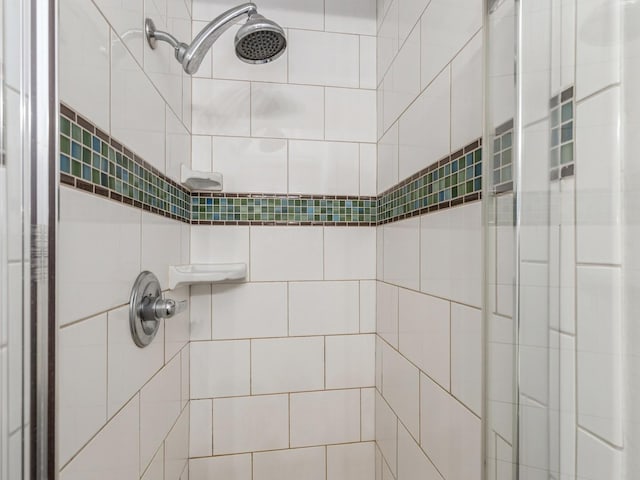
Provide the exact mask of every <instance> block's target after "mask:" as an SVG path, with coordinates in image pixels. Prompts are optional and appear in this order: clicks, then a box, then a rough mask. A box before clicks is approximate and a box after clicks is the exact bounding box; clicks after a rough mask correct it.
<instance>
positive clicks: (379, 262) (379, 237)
mask: <svg viewBox="0 0 640 480" xmlns="http://www.w3.org/2000/svg"><path fill="white" fill-rule="evenodd" d="M378 245H384V227H383V226H382V225H378V226H377V227H376V280H379V281H382V279H383V278H384V248H380V247H378Z"/></svg>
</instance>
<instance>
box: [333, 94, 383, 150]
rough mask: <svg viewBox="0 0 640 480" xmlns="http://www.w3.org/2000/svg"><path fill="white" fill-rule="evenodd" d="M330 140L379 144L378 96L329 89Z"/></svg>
mask: <svg viewBox="0 0 640 480" xmlns="http://www.w3.org/2000/svg"><path fill="white" fill-rule="evenodd" d="M325 108H326V118H325V130H326V139H327V140H343V141H347V142H375V141H376V92H375V91H373V90H355V89H350V88H329V87H328V88H326V90H325Z"/></svg>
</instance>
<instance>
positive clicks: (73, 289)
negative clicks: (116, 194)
mask: <svg viewBox="0 0 640 480" xmlns="http://www.w3.org/2000/svg"><path fill="white" fill-rule="evenodd" d="M140 216H141V215H140V211H139V210H136V209H133V208H129V207H125V206H122V205H118V204H116V203H113V202H110V201H107V200H105V199H102V198H98V197H96V196H94V195H89V194H86V193H81V192H79V191H77V190H72V189H69V188H61V189H60V220H59V237H58V238H59V240H58V245H59V247H58V263H59V265H60V268H59V269H58V275H57V276H58V285H59V292H60V294H59V296H58V312H59V316H60V325H65V324H67V323H70V322H73V321H75V320H78V319H80V318H85V317H88V316H90V315H92V314H94V313H95V312H101V311H105V310H108V309H109V308H113V307H115V306H117V305H123V304H125V303H127V302H128V300H129V293H130V291H131V285H132V284H133V281H134V280H135V278H136V276H137V275H138V273H139V272H140V248H139V245H140ZM95 245H101V249H100V254H96V252H95V248H94V246H95ZM132 245H134V246H135V248H131V246H132ZM95 272H100V275H96V274H95Z"/></svg>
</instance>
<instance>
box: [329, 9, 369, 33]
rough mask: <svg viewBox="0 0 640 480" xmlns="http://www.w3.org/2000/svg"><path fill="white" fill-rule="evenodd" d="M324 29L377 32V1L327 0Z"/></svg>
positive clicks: (347, 31)
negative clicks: (346, 0) (347, 0)
mask: <svg viewBox="0 0 640 480" xmlns="http://www.w3.org/2000/svg"><path fill="white" fill-rule="evenodd" d="M324 29H325V30H326V31H328V32H344V33H356V34H361V35H375V34H376V3H375V2H373V1H371V0H351V1H349V2H343V1H341V0H326V1H325V2H324Z"/></svg>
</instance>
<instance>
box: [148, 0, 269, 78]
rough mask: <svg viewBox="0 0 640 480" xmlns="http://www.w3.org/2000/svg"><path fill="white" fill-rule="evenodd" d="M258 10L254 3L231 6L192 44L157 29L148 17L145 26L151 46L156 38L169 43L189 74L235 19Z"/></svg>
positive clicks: (191, 73) (193, 71)
mask: <svg viewBox="0 0 640 480" xmlns="http://www.w3.org/2000/svg"><path fill="white" fill-rule="evenodd" d="M257 12H258V7H257V6H256V5H255V4H254V3H243V4H242V5H238V6H237V7H234V8H231V9H229V10H227V11H226V12H224V13H223V14H221V15H219V16H218V17H216V18H214V19H213V20H211V22H209V23H208V24H207V26H206V27H204V28H203V29H202V31H200V33H198V35H196V38H194V39H193V41H192V42H191V44H190V45H187V44H186V43H183V42H180V41H179V40H178V39H177V38H176V37H174V36H173V35H171V34H170V33H167V32H162V31H159V30H156V29H155V27H154V26H153V22H152V21H151V20H150V19H147V21H146V25H145V28H146V32H147V37H148V38H149V44H150V45H151V48H155V41H156V40H160V41H162V42H166V43H168V44H169V45H171V46H172V47H173V48H174V50H175V56H176V60H178V62H180V63H181V64H182V68H184V71H185V72H186V73H188V74H189V75H193V74H194V73H195V72H196V71H197V70H198V67H199V66H200V64H201V63H202V60H203V59H204V56H205V55H206V54H207V52H208V51H209V49H210V48H211V46H212V45H213V44H214V43H215V41H216V40H218V38H220V36H221V35H222V34H223V33H224V32H226V31H227V30H228V29H229V28H230V27H231V26H232V25H233V21H234V20H235V19H237V18H238V17H240V16H242V15H247V16H249V17H250V16H251V15H253V14H255V13H257Z"/></svg>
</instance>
